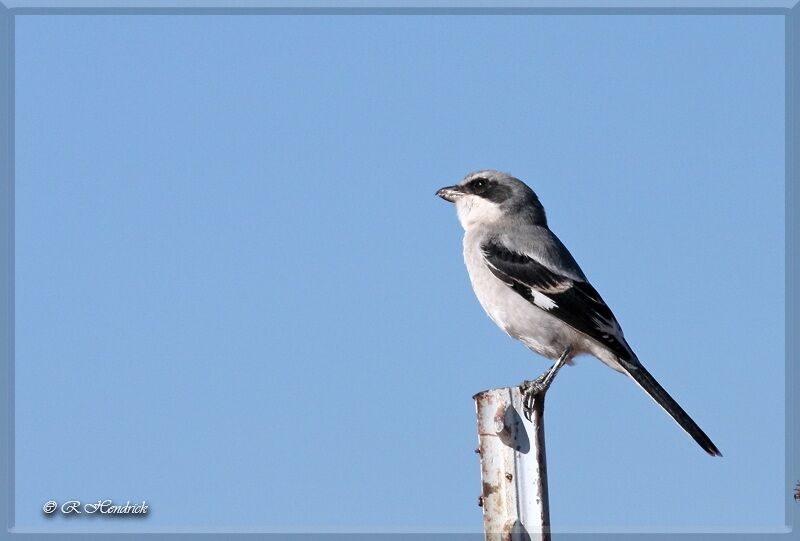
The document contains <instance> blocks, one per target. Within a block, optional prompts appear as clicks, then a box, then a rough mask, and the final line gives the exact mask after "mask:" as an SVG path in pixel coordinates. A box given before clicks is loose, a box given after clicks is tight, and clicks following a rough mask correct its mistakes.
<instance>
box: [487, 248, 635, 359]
mask: <svg viewBox="0 0 800 541" xmlns="http://www.w3.org/2000/svg"><path fill="white" fill-rule="evenodd" d="M481 249H482V250H483V254H484V258H485V260H486V263H487V265H488V266H489V269H490V270H491V271H492V273H493V274H494V275H495V276H496V277H498V278H499V279H500V280H502V281H503V282H505V283H506V284H507V285H508V286H509V287H510V288H512V289H513V290H514V291H515V292H517V293H518V294H519V295H521V296H522V297H523V298H524V299H525V300H527V301H528V302H530V303H531V304H534V305H535V306H538V307H539V308H541V309H542V310H545V311H546V312H548V313H549V314H551V315H553V316H555V317H557V318H558V319H560V320H561V321H563V322H564V323H566V324H567V325H569V326H570V327H572V328H573V329H575V330H576V331H579V332H581V333H583V334H585V335H586V336H588V337H590V338H592V339H593V340H595V341H597V342H599V343H600V344H602V345H603V346H605V347H607V348H608V349H610V350H611V351H612V352H614V354H616V355H617V356H618V357H620V358H621V359H623V360H627V359H630V358H631V352H630V348H629V347H628V345H627V343H626V342H625V338H623V335H622V329H621V328H620V326H619V324H618V323H617V320H616V318H615V317H614V314H613V313H612V312H611V309H610V308H609V307H608V306H607V305H606V303H605V302H604V301H603V299H602V297H600V294H599V293H597V291H596V290H595V289H594V288H593V287H592V285H591V284H590V283H589V282H586V281H581V280H575V279H573V278H569V277H567V276H563V275H561V274H558V273H556V272H553V271H552V270H550V269H548V268H547V267H545V266H544V265H542V264H541V263H538V262H537V261H536V260H534V259H532V258H530V257H528V256H527V255H525V254H520V253H517V252H513V251H511V250H509V249H508V248H506V247H505V246H503V245H502V244H500V243H499V242H497V241H489V242H486V243H485V244H483V245H482V246H481Z"/></svg>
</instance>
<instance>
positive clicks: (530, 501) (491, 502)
mask: <svg viewBox="0 0 800 541" xmlns="http://www.w3.org/2000/svg"><path fill="white" fill-rule="evenodd" d="M544 396H545V394H544V393H541V394H539V395H538V396H537V397H536V400H535V401H534V404H533V415H531V421H530V422H529V421H528V420H527V419H525V417H524V415H523V414H522V393H521V392H520V390H519V388H518V387H505V388H502V389H489V390H488V391H483V392H480V393H478V394H476V395H475V396H474V397H473V399H474V400H475V409H476V410H477V414H478V449H476V452H478V453H479V454H480V459H481V482H482V485H483V490H482V491H481V496H480V500H479V504H480V505H481V506H482V507H483V529H484V532H485V533H486V540H487V541H507V540H514V541H517V540H519V541H522V540H528V539H530V540H531V541H550V509H549V506H548V499H547V464H546V460H545V447H544Z"/></svg>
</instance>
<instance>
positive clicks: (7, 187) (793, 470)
mask: <svg viewBox="0 0 800 541" xmlns="http://www.w3.org/2000/svg"><path fill="white" fill-rule="evenodd" d="M493 4H494V3H492V2H484V3H481V2H475V1H471V2H470V1H469V0H466V1H460V2H459V1H452V2H447V1H442V0H439V1H433V2H424V1H423V2H420V1H419V0H417V1H416V2H406V3H402V2H399V0H395V1H392V2H390V1H381V0H373V1H370V0H366V1H364V2H357V3H352V4H350V3H345V2H336V1H333V0H328V1H320V0H318V1H302V0H301V1H297V2H288V3H287V2H276V1H268V0H263V1H259V0H249V1H248V0H238V1H236V0H234V1H229V2H224V1H219V0H217V1H203V0H195V1H192V0H165V1H163V2H154V1H152V0H151V1H149V2H148V1H146V0H118V1H113V0H107V1H103V0H83V1H80V0H62V1H59V0H27V1H26V0H0V74H2V75H0V164H5V167H3V168H2V179H0V208H2V209H3V213H4V215H3V219H2V220H0V253H1V254H2V265H0V283H4V284H5V287H0V313H1V314H2V315H0V344H2V345H3V347H2V348H0V357H1V358H0V364H1V366H2V368H0V395H2V396H5V397H6V400H4V401H3V402H2V410H0V433H2V434H5V435H6V437H5V438H0V463H1V465H0V487H5V489H0V523H1V524H2V525H3V526H2V528H0V539H6V538H12V537H18V536H20V535H24V536H25V539H26V541H39V540H40V539H41V540H45V539H46V540H48V541H52V540H53V539H54V538H55V537H54V536H61V535H63V536H67V537H70V538H72V539H76V538H82V536H85V535H91V537H92V539H97V540H99V539H106V538H110V537H112V536H117V535H129V536H130V535H132V534H133V535H142V536H143V535H147V536H167V535H168V536H169V539H171V540H174V539H189V538H190V537H195V536H202V538H203V539H205V540H209V541H210V540H217V539H219V540H224V539H228V538H229V537H230V536H231V535H248V536H252V535H258V536H270V537H275V538H277V537H278V536H280V538H285V537H286V538H290V539H292V540H296V541H300V540H306V539H308V540H312V539H322V538H334V539H349V538H351V537H359V538H364V539H366V538H367V536H369V537H370V538H375V537H377V538H379V539H380V540H382V541H389V540H393V539H398V540H399V539H401V538H403V539H404V538H406V537H409V536H413V537H414V538H415V539H424V538H431V539H434V538H435V539H437V540H442V539H448V538H452V539H453V540H455V539H471V540H472V539H474V540H476V541H477V540H479V539H483V534H479V533H475V534H430V533H410V532H407V533H381V534H369V533H329V534H328V533H309V534H282V533H262V532H247V531H232V532H230V533H204V532H202V531H197V532H193V531H192V532H189V531H180V532H174V533H172V532H170V533H164V532H158V533H139V532H118V533H116V532H115V533H110V532H104V533H95V532H91V533H90V532H75V533H73V532H68V533H67V532H58V533H46V532H35V533H29V532H30V530H16V529H15V528H14V524H13V520H14V516H15V515H14V384H13V382H14V221H15V220H14V133H15V132H14V104H15V100H14V91H15V90H14V88H15V87H14V71H15V57H14V45H15V37H14V36H15V34H14V27H15V18H16V17H17V16H32V15H34V16H35V15H65V16H68V15H101V14H113V15H223V14H224V15H253V14H259V15H264V14H274V15H278V14H281V15H286V14H298V15H300V14H315V15H320V14H323V15H426V14H427V15H445V14H447V15H783V16H784V18H785V62H786V63H785V85H786V87H785V100H786V101H785V115H786V124H785V137H786V140H785V145H786V146H785V170H786V171H785V174H786V176H785V190H786V191H785V197H786V199H785V204H786V207H785V213H786V228H785V235H786V238H785V242H786V244H785V269H786V274H785V280H786V282H785V288H786V295H785V310H786V318H785V340H786V343H785V347H786V372H785V374H786V384H785V385H786V386H785V399H786V410H785V417H786V454H785V456H786V465H785V471H786V485H785V489H786V508H785V517H786V519H785V522H786V526H785V530H784V531H783V532H774V533H747V534H737V533H716V534H715V533H711V532H706V533H685V534H684V533H680V534H671V535H678V536H680V538H681V539H682V540H686V541H689V540H700V539H706V538H707V537H709V536H711V535H713V536H715V537H717V536H722V535H725V536H734V537H740V538H742V539H755V540H762V539H774V538H775V537H776V536H780V537H783V538H786V537H787V536H791V537H796V536H797V535H796V534H797V532H796V531H794V529H795V526H796V525H797V524H798V520H799V519H800V502H798V501H795V500H794V498H793V497H792V495H793V493H794V491H795V487H796V485H797V483H798V482H800V416H798V415H797V411H796V410H797V405H798V402H797V389H800V372H798V370H797V369H796V367H795V363H794V362H793V361H794V360H795V359H796V358H797V352H798V339H797V337H796V336H794V334H795V332H796V330H797V324H798V323H800V321H798V319H797V308H798V305H800V302H798V301H800V295H799V294H800V291H798V287H797V285H798V282H797V256H798V253H800V252H798V246H797V240H798V238H797V226H798V225H800V224H798V222H797V215H796V209H797V208H798V198H799V197H800V190H798V189H797V185H796V184H797V182H798V162H797V156H798V153H799V151H800V148H799V147H800V139H798V136H797V135H798V133H800V132H799V131H798V128H800V104H798V99H800V93H798V87H800V65H799V64H798V59H800V50H799V49H800V38H798V36H800V0H749V1H748V0H706V1H693V0H674V1H668V0H638V1H637V0H631V1H625V0H616V1H613V0H596V1H591V0H562V1H560V2H559V1H557V0H551V1H549V2H548V1H537V0H517V1H516V2H512V1H508V0H503V1H502V2H497V4H499V5H493ZM757 370H758V366H757V365H754V366H753V372H754V373H755V372H757ZM741 393H742V400H757V399H758V397H752V396H749V394H748V391H747V389H742V390H741ZM746 429H747V427H743V430H746ZM476 475H477V474H476ZM741 488H742V490H747V487H741ZM556 529H557V528H556ZM793 534H794V535H793ZM589 535H591V536H592V537H591V538H592V539H594V538H598V539H602V540H611V539H619V538H624V539H626V540H629V539H630V540H633V539H650V538H651V537H653V536H656V535H663V534H657V533H638V534H636V533H599V534H593V533H562V534H558V538H559V540H562V539H563V540H565V541H567V540H572V539H587V536H589Z"/></svg>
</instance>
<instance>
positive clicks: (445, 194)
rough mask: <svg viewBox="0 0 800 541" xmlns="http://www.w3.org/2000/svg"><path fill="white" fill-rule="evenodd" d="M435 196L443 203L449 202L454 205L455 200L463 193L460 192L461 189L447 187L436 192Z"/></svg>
mask: <svg viewBox="0 0 800 541" xmlns="http://www.w3.org/2000/svg"><path fill="white" fill-rule="evenodd" d="M436 195H438V196H439V197H441V198H442V199H444V200H445V201H450V202H451V203H455V202H456V199H458V198H459V197H461V196H462V195H464V192H462V191H461V188H459V187H458V186H447V187H445V188H442V189H440V190H439V191H437V192H436Z"/></svg>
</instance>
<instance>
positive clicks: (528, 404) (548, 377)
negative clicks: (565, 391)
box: [519, 348, 572, 421]
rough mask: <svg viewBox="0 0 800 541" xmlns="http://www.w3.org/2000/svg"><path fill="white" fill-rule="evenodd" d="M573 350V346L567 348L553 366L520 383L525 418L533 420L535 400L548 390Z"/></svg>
mask: <svg viewBox="0 0 800 541" xmlns="http://www.w3.org/2000/svg"><path fill="white" fill-rule="evenodd" d="M571 351H572V350H571V348H567V349H565V350H564V353H562V354H561V357H559V358H558V360H557V361H556V362H554V363H553V366H551V367H550V369H549V370H548V371H547V372H545V373H544V374H542V375H541V376H539V377H538V378H536V379H534V380H528V381H523V382H522V383H521V384H520V386H519V390H520V392H522V412H523V413H524V414H525V418H526V419H528V421H530V420H531V415H532V414H533V401H534V400H535V399H536V397H537V396H539V395H544V393H545V392H547V389H549V388H550V385H551V384H552V383H553V379H555V377H556V374H558V371H559V370H561V367H562V366H564V364H565V363H566V362H567V359H569V354H570V352H571Z"/></svg>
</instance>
